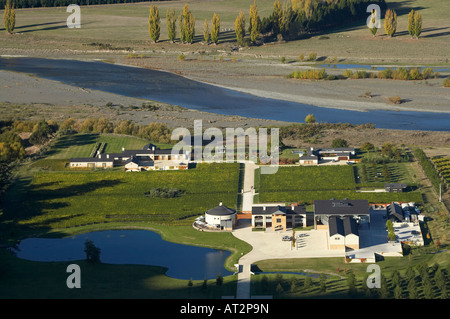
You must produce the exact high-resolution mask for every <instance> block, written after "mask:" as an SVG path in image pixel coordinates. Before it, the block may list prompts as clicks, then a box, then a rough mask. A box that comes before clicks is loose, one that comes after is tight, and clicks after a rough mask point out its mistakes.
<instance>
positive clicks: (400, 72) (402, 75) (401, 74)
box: [392, 67, 409, 80]
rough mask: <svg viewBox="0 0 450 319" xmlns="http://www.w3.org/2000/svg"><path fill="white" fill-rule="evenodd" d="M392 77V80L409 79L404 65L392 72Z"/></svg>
mask: <svg viewBox="0 0 450 319" xmlns="http://www.w3.org/2000/svg"><path fill="white" fill-rule="evenodd" d="M392 78H393V79H394V80H409V72H408V70H407V69H406V68H404V67H399V68H397V70H395V71H393V72H392Z"/></svg>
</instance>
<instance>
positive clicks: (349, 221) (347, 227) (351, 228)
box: [343, 216, 359, 236]
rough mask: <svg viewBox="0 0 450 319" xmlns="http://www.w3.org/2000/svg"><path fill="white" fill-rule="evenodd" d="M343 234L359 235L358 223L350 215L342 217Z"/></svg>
mask: <svg viewBox="0 0 450 319" xmlns="http://www.w3.org/2000/svg"><path fill="white" fill-rule="evenodd" d="M343 223H344V234H345V236H347V235H350V234H354V235H359V231H358V223H357V222H356V220H355V219H354V218H353V217H352V216H345V217H344V219H343Z"/></svg>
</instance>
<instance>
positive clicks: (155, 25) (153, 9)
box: [148, 5, 161, 43]
mask: <svg viewBox="0 0 450 319" xmlns="http://www.w3.org/2000/svg"><path fill="white" fill-rule="evenodd" d="M148 30H149V33H150V38H151V39H152V40H153V42H154V43H156V42H157V41H158V39H159V36H160V34H161V18H160V17H159V10H158V7H157V6H155V5H151V6H150V16H149V18H148Z"/></svg>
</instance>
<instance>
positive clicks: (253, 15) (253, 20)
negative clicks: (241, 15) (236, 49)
mask: <svg viewBox="0 0 450 319" xmlns="http://www.w3.org/2000/svg"><path fill="white" fill-rule="evenodd" d="M260 31H261V20H260V19H259V16H258V7H257V6H256V0H254V1H253V5H251V6H250V40H251V41H252V42H253V43H255V42H256V40H257V39H258V37H259V33H260Z"/></svg>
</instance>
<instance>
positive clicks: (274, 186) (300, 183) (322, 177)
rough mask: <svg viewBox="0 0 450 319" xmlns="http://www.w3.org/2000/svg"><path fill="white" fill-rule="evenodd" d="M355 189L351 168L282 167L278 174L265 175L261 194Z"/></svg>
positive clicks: (261, 183) (261, 184)
mask: <svg viewBox="0 0 450 319" xmlns="http://www.w3.org/2000/svg"><path fill="white" fill-rule="evenodd" d="M337 189H341V190H342V189H355V178H354V174H353V168H352V167H351V166H295V167H294V166H293V167H280V168H279V169H278V172H277V173H276V174H263V175H261V179H260V190H261V192H266V191H267V192H269V191H277V192H279V191H298V190H304V191H312V190H337Z"/></svg>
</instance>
